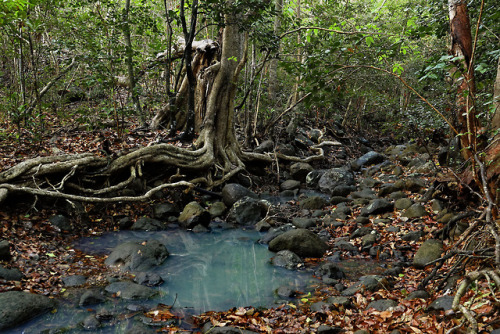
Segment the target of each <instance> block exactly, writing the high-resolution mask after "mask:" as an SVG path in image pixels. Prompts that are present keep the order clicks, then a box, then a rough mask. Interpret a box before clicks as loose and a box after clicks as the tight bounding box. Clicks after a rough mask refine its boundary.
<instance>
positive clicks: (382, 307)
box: [367, 299, 398, 312]
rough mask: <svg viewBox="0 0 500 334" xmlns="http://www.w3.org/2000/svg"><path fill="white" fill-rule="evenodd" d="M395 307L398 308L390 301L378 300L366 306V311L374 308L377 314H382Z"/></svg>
mask: <svg viewBox="0 0 500 334" xmlns="http://www.w3.org/2000/svg"><path fill="white" fill-rule="evenodd" d="M396 306H398V303H397V302H396V301H394V300H392V299H379V300H375V301H373V302H371V303H370V304H368V307H367V309H369V308H374V309H375V310H377V311H379V312H383V311H387V310H389V309H394V308H395V307H396Z"/></svg>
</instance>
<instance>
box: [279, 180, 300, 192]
mask: <svg viewBox="0 0 500 334" xmlns="http://www.w3.org/2000/svg"><path fill="white" fill-rule="evenodd" d="M299 188H300V181H297V180H286V181H285V182H283V183H282V184H280V189H281V190H295V189H299Z"/></svg>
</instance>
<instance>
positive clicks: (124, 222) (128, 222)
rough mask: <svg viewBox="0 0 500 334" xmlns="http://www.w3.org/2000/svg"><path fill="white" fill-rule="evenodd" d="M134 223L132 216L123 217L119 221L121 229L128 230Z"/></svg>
mask: <svg viewBox="0 0 500 334" xmlns="http://www.w3.org/2000/svg"><path fill="white" fill-rule="evenodd" d="M132 225H134V222H133V221H132V219H130V217H123V218H121V219H120V220H119V221H118V226H119V227H120V230H128V229H130V228H131V227H132Z"/></svg>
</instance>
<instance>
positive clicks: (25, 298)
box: [0, 291, 57, 330]
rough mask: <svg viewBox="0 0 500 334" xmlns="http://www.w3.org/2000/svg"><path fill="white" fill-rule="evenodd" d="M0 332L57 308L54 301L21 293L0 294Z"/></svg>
mask: <svg viewBox="0 0 500 334" xmlns="http://www.w3.org/2000/svg"><path fill="white" fill-rule="evenodd" d="M0 305H2V307H1V308H0V330H4V329H7V328H9V327H15V326H18V325H20V324H22V323H24V322H26V321H28V320H30V319H32V318H34V317H36V316H39V315H41V314H44V313H47V312H49V311H51V310H53V309H54V308H56V306H57V302H56V301H55V300H54V299H50V298H48V297H45V296H42V295H36V294H33V293H28V292H21V291H7V292H3V293H0Z"/></svg>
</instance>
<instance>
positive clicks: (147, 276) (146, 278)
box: [134, 272, 163, 286]
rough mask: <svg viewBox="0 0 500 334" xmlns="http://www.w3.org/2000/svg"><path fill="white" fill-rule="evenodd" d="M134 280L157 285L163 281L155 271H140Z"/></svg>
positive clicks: (138, 282)
mask: <svg viewBox="0 0 500 334" xmlns="http://www.w3.org/2000/svg"><path fill="white" fill-rule="evenodd" d="M134 282H135V283H137V284H140V285H145V286H158V285H161V284H162V283H163V278H161V276H160V275H158V274H156V273H149V272H140V273H137V274H136V275H135V277H134Z"/></svg>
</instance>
